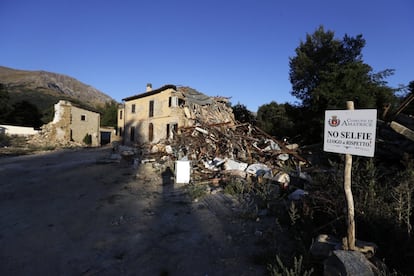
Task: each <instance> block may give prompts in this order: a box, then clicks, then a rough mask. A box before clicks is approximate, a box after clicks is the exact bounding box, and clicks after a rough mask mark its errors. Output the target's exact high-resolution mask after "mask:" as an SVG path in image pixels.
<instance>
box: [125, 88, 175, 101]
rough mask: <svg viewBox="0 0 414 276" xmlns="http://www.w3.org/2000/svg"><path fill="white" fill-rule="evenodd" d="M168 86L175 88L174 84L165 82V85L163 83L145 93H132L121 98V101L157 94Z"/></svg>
mask: <svg viewBox="0 0 414 276" xmlns="http://www.w3.org/2000/svg"><path fill="white" fill-rule="evenodd" d="M170 88H171V89H174V90H177V87H176V86H175V85H173V84H167V85H164V86H163V87H160V88H158V89H155V90H151V91H148V92H145V93H142V94H138V95H134V96H131V97H127V98H124V99H122V101H125V102H127V101H132V100H136V99H139V98H144V97H147V96H152V95H155V94H158V93H160V92H162V91H164V90H167V89H170Z"/></svg>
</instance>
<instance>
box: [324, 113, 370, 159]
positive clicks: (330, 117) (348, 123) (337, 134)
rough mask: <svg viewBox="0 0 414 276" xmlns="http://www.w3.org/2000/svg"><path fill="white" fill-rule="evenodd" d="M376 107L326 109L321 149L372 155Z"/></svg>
mask: <svg viewBox="0 0 414 276" xmlns="http://www.w3.org/2000/svg"><path fill="white" fill-rule="evenodd" d="M376 126H377V110H376V109H356V110H326V111H325V127H324V141H323V150H324V151H328V152H335V153H344V154H352V155H359V156H368V157H373V156H374V152H375V134H376Z"/></svg>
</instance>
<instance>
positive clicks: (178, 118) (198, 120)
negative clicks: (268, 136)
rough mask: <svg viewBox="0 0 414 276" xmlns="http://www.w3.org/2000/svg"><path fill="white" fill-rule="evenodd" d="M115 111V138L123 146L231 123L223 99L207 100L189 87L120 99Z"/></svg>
mask: <svg viewBox="0 0 414 276" xmlns="http://www.w3.org/2000/svg"><path fill="white" fill-rule="evenodd" d="M122 101H123V104H122V105H121V106H120V107H119V108H118V131H117V133H118V135H119V136H121V137H122V138H123V142H124V143H125V144H142V143H158V142H159V141H161V140H171V139H173V138H174V135H175V134H177V133H179V131H180V129H181V128H187V127H195V126H202V125H206V124H234V123H235V120H234V115H233V112H232V109H231V107H230V106H229V104H228V99H227V98H224V97H209V96H206V95H204V94H203V93H200V92H198V91H196V90H194V89H192V88H189V87H177V86H175V85H165V86H163V87H161V88H158V89H155V90H153V89H152V85H151V84H147V89H146V92H144V93H141V94H138V95H134V96H131V97H127V98H124V99H122Z"/></svg>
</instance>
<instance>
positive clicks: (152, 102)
mask: <svg viewBox="0 0 414 276" xmlns="http://www.w3.org/2000/svg"><path fill="white" fill-rule="evenodd" d="M149 116H150V117H154V101H150V102H149Z"/></svg>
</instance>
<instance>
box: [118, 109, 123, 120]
mask: <svg viewBox="0 0 414 276" xmlns="http://www.w3.org/2000/svg"><path fill="white" fill-rule="evenodd" d="M119 119H120V120H122V110H119Z"/></svg>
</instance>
